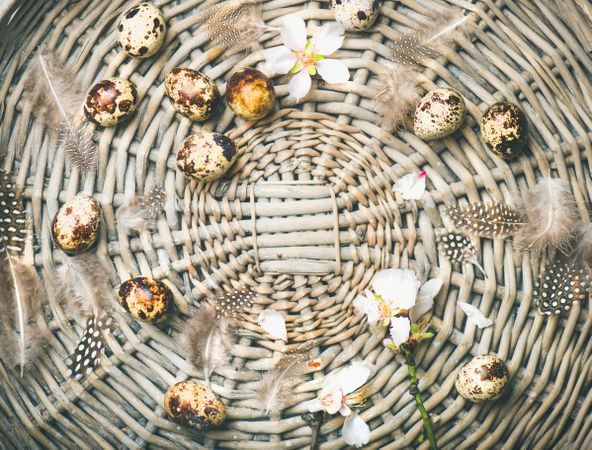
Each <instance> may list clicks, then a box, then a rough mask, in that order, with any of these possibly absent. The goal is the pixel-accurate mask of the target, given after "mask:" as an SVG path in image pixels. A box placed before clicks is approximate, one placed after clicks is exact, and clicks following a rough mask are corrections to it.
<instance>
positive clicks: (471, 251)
mask: <svg viewBox="0 0 592 450" xmlns="http://www.w3.org/2000/svg"><path fill="white" fill-rule="evenodd" d="M438 241H439V244H440V249H441V251H442V253H444V255H445V256H446V258H448V259H449V260H450V261H451V262H453V263H461V264H462V263H465V262H466V263H470V264H473V265H475V266H476V267H477V269H479V270H480V271H481V273H483V275H485V270H484V269H483V266H481V264H480V263H479V260H478V259H477V250H475V247H474V246H473V243H472V242H471V238H470V237H469V236H467V235H464V234H460V233H448V232H447V233H444V234H442V235H441V236H440V237H439V238H438ZM485 276H486V275H485Z"/></svg>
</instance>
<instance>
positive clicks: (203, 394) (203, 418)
mask: <svg viewBox="0 0 592 450" xmlns="http://www.w3.org/2000/svg"><path fill="white" fill-rule="evenodd" d="M164 409H165V411H166V412H167V414H168V415H169V417H171V419H173V420H174V421H175V422H177V423H180V424H181V425H186V426H190V427H193V428H196V429H198V430H207V429H209V428H212V427H216V426H218V425H220V424H221V423H222V422H223V421H224V418H225V416H226V413H225V410H224V404H223V403H222V402H221V401H220V399H219V398H218V397H217V396H216V394H214V391H212V390H211V389H210V388H209V387H207V386H205V385H204V384H202V383H198V382H197V381H193V380H187V381H181V382H179V383H176V384H174V385H173V386H171V387H170V388H169V390H168V391H167V393H166V395H165V396H164Z"/></svg>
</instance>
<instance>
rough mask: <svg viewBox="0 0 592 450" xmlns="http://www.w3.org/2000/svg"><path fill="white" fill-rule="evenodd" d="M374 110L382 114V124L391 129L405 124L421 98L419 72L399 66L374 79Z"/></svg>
mask: <svg viewBox="0 0 592 450" xmlns="http://www.w3.org/2000/svg"><path fill="white" fill-rule="evenodd" d="M372 87H373V88H374V90H375V94H374V110H375V111H376V112H377V113H378V114H380V115H381V116H382V117H381V120H380V124H381V125H382V126H383V127H386V128H388V129H389V130H390V129H394V128H401V127H403V126H404V124H405V120H407V119H408V118H409V117H410V115H411V113H412V112H413V110H414V109H415V106H416V104H417V101H418V100H419V79H418V76H417V72H415V71H414V70H412V69H410V68H408V67H402V66H397V67H394V68H393V69H391V70H389V71H388V72H386V73H384V74H382V75H380V76H379V77H378V78H376V79H375V80H374V81H373V86H372Z"/></svg>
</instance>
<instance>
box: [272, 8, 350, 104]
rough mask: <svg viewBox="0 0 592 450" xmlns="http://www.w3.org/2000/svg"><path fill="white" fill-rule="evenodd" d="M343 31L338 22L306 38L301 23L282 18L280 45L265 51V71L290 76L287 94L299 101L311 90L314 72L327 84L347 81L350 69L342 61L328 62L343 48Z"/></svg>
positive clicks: (294, 17) (291, 15) (298, 20)
mask: <svg viewBox="0 0 592 450" xmlns="http://www.w3.org/2000/svg"><path fill="white" fill-rule="evenodd" d="M344 34H345V28H344V27H343V26H341V25H340V24H338V23H337V22H330V23H327V24H325V25H323V26H322V27H320V28H319V29H318V30H317V31H316V32H314V33H313V35H312V38H311V39H307V32H306V24H305V23H304V20H303V19H302V18H301V17H299V16H297V15H295V14H289V15H287V16H284V18H283V22H282V33H281V36H282V41H283V42H284V45H283V46H280V47H272V48H269V49H265V50H264V51H263V54H264V56H265V66H266V70H267V71H268V72H269V73H271V74H272V75H276V74H285V73H288V72H289V73H292V74H294V76H293V77H292V79H291V80H290V83H289V84H288V91H289V92H290V95H291V96H292V97H295V98H296V100H300V99H301V98H302V97H304V96H305V95H306V94H308V91H310V87H311V83H312V81H311V76H313V75H316V74H317V73H318V74H319V75H320V76H321V78H323V80H325V81H326V82H327V83H330V84H335V83H345V82H346V81H347V80H349V69H348V68H347V66H346V65H345V63H344V62H343V61H339V60H337V59H328V58H326V57H327V56H328V55H331V54H333V53H335V52H336V51H337V50H338V49H339V48H340V47H341V46H342V45H343V39H344Z"/></svg>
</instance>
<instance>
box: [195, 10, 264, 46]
mask: <svg viewBox="0 0 592 450" xmlns="http://www.w3.org/2000/svg"><path fill="white" fill-rule="evenodd" d="M198 23H200V24H201V25H202V26H204V27H205V29H206V33H207V34H208V36H209V38H210V39H211V40H212V41H213V42H214V43H215V44H216V45H219V46H222V47H225V48H233V49H236V50H246V49H250V50H256V49H257V48H258V47H259V45H260V43H259V40H260V39H261V36H263V33H264V32H265V30H266V29H268V27H267V26H266V25H265V23H264V22H263V19H262V18H261V1H260V0H227V1H224V2H222V3H218V4H216V5H213V6H211V7H210V8H208V9H207V10H206V11H204V13H203V14H202V15H200V16H199V18H198Z"/></svg>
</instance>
